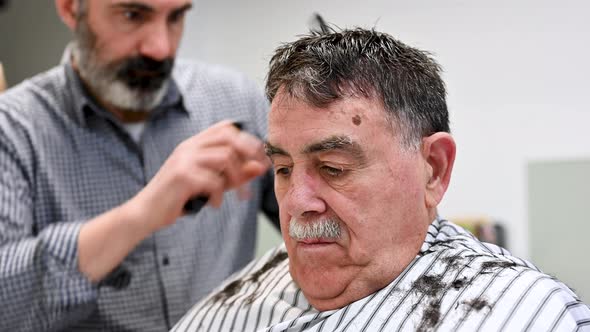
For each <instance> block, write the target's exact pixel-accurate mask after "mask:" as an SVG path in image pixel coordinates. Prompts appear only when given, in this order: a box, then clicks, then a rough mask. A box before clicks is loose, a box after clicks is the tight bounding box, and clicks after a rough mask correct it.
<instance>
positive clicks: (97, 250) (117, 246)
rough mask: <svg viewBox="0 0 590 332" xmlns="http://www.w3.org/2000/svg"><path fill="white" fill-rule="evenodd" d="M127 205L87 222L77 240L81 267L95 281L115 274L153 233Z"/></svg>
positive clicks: (129, 204)
mask: <svg viewBox="0 0 590 332" xmlns="http://www.w3.org/2000/svg"><path fill="white" fill-rule="evenodd" d="M147 225H148V220H145V218H144V216H143V215H142V213H141V211H139V209H138V208H137V207H135V206H134V205H133V203H132V202H131V201H130V202H127V203H125V204H123V205H121V206H119V207H116V208H114V209H112V210H110V211H107V212H105V213H103V214H101V215H99V216H98V217H96V218H94V219H92V220H90V221H88V222H87V223H86V224H84V226H82V229H81V230H80V235H79V237H78V267H79V269H80V271H81V272H82V273H83V274H84V275H85V276H86V277H87V278H89V279H90V280H92V281H93V282H98V281H100V280H102V279H103V278H105V277H106V276H107V275H108V274H109V273H110V272H111V271H113V270H114V269H115V268H116V267H117V266H119V264H121V262H122V261H123V260H124V259H125V257H126V256H127V255H129V253H130V252H131V251H132V250H133V249H134V248H135V247H136V246H137V245H138V244H139V243H140V242H141V241H142V240H143V239H145V238H146V237H148V236H149V235H150V234H151V233H152V232H153V230H152V229H150V228H149V227H148V226H147Z"/></svg>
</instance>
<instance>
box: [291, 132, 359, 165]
mask: <svg viewBox="0 0 590 332" xmlns="http://www.w3.org/2000/svg"><path fill="white" fill-rule="evenodd" d="M338 150H339V151H344V152H347V153H349V154H351V155H352V156H354V157H355V158H356V159H359V160H364V159H365V154H364V152H363V149H362V148H361V146H360V144H358V143H357V142H355V141H353V140H352V138H350V137H349V136H330V137H328V138H326V139H323V140H321V141H320V142H317V143H313V144H310V145H308V146H306V147H305V148H304V149H303V153H305V154H310V153H320V152H330V151H338Z"/></svg>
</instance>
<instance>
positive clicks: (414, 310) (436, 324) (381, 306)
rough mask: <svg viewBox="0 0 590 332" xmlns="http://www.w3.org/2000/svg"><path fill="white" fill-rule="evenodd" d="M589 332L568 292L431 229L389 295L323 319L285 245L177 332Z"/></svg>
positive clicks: (533, 271)
mask: <svg viewBox="0 0 590 332" xmlns="http://www.w3.org/2000/svg"><path fill="white" fill-rule="evenodd" d="M586 330H588V331H590V309H589V307H588V306H587V305H585V304H584V303H582V302H581V301H580V300H579V299H578V297H577V296H576V294H574V293H573V292H572V291H571V290H570V289H569V288H568V287H567V286H566V285H565V284H563V283H562V282H560V281H559V280H557V279H555V278H554V277H551V276H549V275H546V274H544V273H542V272H540V271H539V270H538V269H537V268H536V267H535V266H534V265H532V264H531V263H529V262H527V261H525V260H522V259H519V258H516V257H514V256H512V255H510V253H508V252H507V251H506V250H505V249H502V248H500V247H498V246H495V245H491V244H486V243H482V242H480V241H478V240H477V239H476V238H474V237H473V236H472V235H471V234H470V233H468V232H467V231H465V230H464V229H462V228H461V227H459V226H457V225H455V224H453V223H451V222H449V221H446V220H435V221H434V222H433V223H432V224H431V225H430V226H429V229H428V234H427V236H426V239H425V241H424V243H423V245H422V247H421V250H420V252H419V253H418V255H417V256H416V258H415V259H414V260H413V261H412V262H411V263H410V265H408V266H407V267H406V269H405V270H404V271H403V272H402V274H400V275H399V276H398V277H397V278H396V279H395V280H393V281H392V282H391V283H390V284H389V285H387V286H386V287H385V288H383V289H381V290H379V291H377V292H375V293H373V294H370V295H368V296H367V297H365V298H362V299H360V300H358V301H355V302H353V303H351V304H349V305H347V306H345V307H343V308H340V309H336V310H330V311H324V312H318V311H317V310H315V309H314V308H313V307H312V306H311V305H309V303H308V302H307V300H306V299H305V296H304V295H303V293H302V291H301V289H300V288H299V287H298V286H297V285H296V284H295V283H294V282H293V279H292V278H291V275H290V274H289V263H288V257H287V253H286V249H285V247H284V245H281V246H279V247H278V248H276V249H273V250H271V251H270V252H268V253H267V254H266V255H265V256H263V257H262V258H261V259H259V260H257V261H254V262H252V263H251V264H249V265H248V266H247V267H246V268H244V269H243V270H242V271H240V272H238V273H236V274H235V275H234V276H232V277H230V278H229V279H228V280H227V281H226V282H225V283H224V284H223V285H222V286H221V287H219V288H218V289H217V290H215V291H214V292H213V293H212V294H211V295H209V296H208V297H207V298H205V299H204V300H203V301H201V302H200V303H197V304H196V305H195V306H194V307H193V308H192V309H191V310H190V311H189V312H188V313H187V314H186V315H185V316H184V317H183V318H182V319H181V320H180V321H179V322H178V323H177V324H176V325H175V327H174V328H173V329H172V331H175V332H181V331H224V332H225V331H268V332H280V331H289V332H292V331H318V332H319V331H354V332H357V331H586Z"/></svg>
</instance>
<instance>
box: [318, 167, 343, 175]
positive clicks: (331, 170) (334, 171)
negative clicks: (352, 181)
mask: <svg viewBox="0 0 590 332" xmlns="http://www.w3.org/2000/svg"><path fill="white" fill-rule="evenodd" d="M321 170H322V173H324V174H326V175H327V176H329V177H333V178H336V177H339V176H341V175H342V174H343V173H344V169H342V168H336V167H332V166H322V167H321Z"/></svg>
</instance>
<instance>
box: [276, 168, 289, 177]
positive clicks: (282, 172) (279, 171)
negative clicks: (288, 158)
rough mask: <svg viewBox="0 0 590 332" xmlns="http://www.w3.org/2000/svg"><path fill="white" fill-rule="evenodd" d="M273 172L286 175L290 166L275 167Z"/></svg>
mask: <svg viewBox="0 0 590 332" xmlns="http://www.w3.org/2000/svg"><path fill="white" fill-rule="evenodd" d="M275 174H276V175H278V176H288V175H289V174H291V168H289V167H276V168H275Z"/></svg>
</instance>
